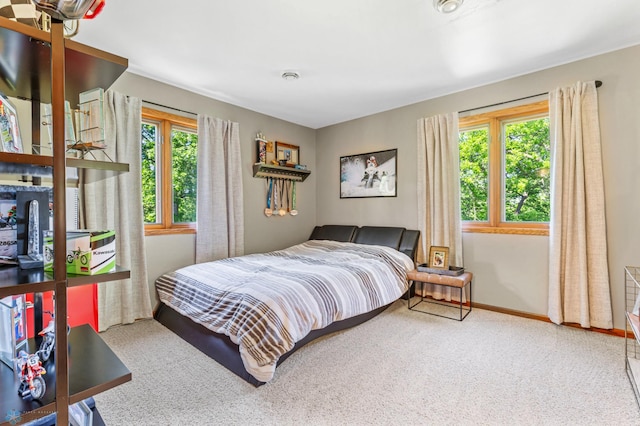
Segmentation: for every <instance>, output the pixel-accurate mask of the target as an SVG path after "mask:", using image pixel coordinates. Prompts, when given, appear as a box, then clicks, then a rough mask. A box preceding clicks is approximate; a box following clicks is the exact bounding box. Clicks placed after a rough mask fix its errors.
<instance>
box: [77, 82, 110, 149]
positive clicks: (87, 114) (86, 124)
mask: <svg viewBox="0 0 640 426" xmlns="http://www.w3.org/2000/svg"><path fill="white" fill-rule="evenodd" d="M79 99H80V104H79V105H78V107H79V108H78V111H77V114H76V119H77V127H78V141H77V142H76V143H73V144H71V145H67V149H68V150H75V151H78V152H79V153H80V158H85V156H86V154H90V155H91V156H92V157H93V158H94V159H97V158H95V155H93V152H92V151H94V150H102V152H103V154H104V155H105V156H106V157H107V158H108V159H109V160H111V158H110V157H109V155H108V154H107V152H106V151H104V149H106V148H107V145H106V143H105V131H104V120H105V116H104V90H103V89H101V88H97V89H93V90H89V91H86V92H82V93H80V97H79ZM111 161H113V160H111Z"/></svg>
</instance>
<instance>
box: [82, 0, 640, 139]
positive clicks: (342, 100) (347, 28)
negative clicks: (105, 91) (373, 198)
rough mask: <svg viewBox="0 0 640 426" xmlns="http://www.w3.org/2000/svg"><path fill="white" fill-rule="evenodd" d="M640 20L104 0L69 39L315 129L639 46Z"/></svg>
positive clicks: (549, 3)
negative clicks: (291, 76)
mask: <svg viewBox="0 0 640 426" xmlns="http://www.w3.org/2000/svg"><path fill="white" fill-rule="evenodd" d="M639 22H640V1H639V0H465V2H464V4H463V5H462V7H461V8H460V9H459V10H458V11H456V12H454V13H452V14H446V15H445V14H441V13H438V12H437V11H436V10H435V9H434V7H433V0H188V1H181V2H177V1H169V0H135V1H131V0H109V1H107V2H106V7H105V8H104V10H103V11H102V13H101V14H100V15H99V16H98V17H96V18H95V19H94V20H83V21H82V22H81V24H80V33H79V34H78V35H77V36H76V37H75V38H74V40H77V41H79V42H82V43H85V44H88V45H91V46H94V47H97V48H99V49H103V50H106V51H109V52H111V53H115V54H117V55H120V56H124V57H126V58H128V59H129V71H130V72H132V73H135V74H139V75H142V76H146V77H150V78H152V79H155V80H159V81H162V82H165V83H168V84H171V85H174V86H177V87H181V88H184V89H187V90H190V91H193V92H196V93H199V94H201V95H204V96H208V97H211V98H214V99H218V100H220V101H224V102H227V103H230V104H233V105H237V106H241V107H244V108H247V109H250V110H253V111H257V112H260V113H264V114H267V115H269V116H273V117H277V118H280V119H283V120H287V121H290V122H293V123H297V124H301V125H303V126H307V127H311V128H314V129H316V128H321V127H324V126H328V125H331V124H335V123H340V122H343V121H347V120H351V119H354V118H358V117H363V116H367V115H370V114H373V113H377V112H381V111H386V110H389V109H393V108H397V107H400V106H404V105H408V104H412V103H415V102H420V101H423V100H427V99H431V98H434V97H438V96H442V95H446V94H449V93H453V92H457V91H460V90H464V89H469V88H472V87H477V86H482V85H485V84H488V83H493V82H496V81H500V80H504V79H507V78H511V77H514V76H518V75H522V74H527V73H529V72H532V71H537V70H540V69H545V68H549V67H552V66H556V65H560V64H564V63H567V62H572V61H575V60H578V59H582V58H586V57H590V56H594V55H598V54H601V53H605V52H609V51H612V50H616V49H620V48H623V47H628V46H631V45H636V44H640V24H639ZM285 71H296V72H298V73H299V74H300V78H299V79H298V80H295V81H286V80H284V79H283V78H281V75H282V73H283V72H285ZM605 84H606V82H605ZM147 100H149V101H153V99H147Z"/></svg>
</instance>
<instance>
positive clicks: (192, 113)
mask: <svg viewBox="0 0 640 426" xmlns="http://www.w3.org/2000/svg"><path fill="white" fill-rule="evenodd" d="M142 102H144V103H145V104H150V105H155V106H159V107H162V108H168V109H172V110H174V111H179V112H183V113H185V114H191V115H196V116H197V115H198V114H196V113H195V112H191V111H185V110H183V109H179V108H174V107H170V106H166V105H162V104H157V103H155V102H151V101H145V100H144V99H143V100H142Z"/></svg>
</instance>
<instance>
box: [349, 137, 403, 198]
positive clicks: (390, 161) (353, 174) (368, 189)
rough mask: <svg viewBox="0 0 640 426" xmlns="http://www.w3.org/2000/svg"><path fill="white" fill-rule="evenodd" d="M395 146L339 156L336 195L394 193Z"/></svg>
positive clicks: (395, 186)
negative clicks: (338, 180)
mask: <svg viewBox="0 0 640 426" xmlns="http://www.w3.org/2000/svg"><path fill="white" fill-rule="evenodd" d="M397 169H398V150H397V149H388V150H385V151H375V152H368V153H365V154H357V155H346V156H343V157H340V198H365V197H396V196H397V194H398V192H397V183H398V182H397Z"/></svg>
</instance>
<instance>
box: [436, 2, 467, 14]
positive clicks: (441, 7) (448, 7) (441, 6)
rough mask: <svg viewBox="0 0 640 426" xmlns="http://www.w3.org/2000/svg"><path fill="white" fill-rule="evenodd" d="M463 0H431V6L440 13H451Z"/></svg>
mask: <svg viewBox="0 0 640 426" xmlns="http://www.w3.org/2000/svg"><path fill="white" fill-rule="evenodd" d="M462 3H464V0H433V7H435V8H436V10H437V11H438V12H441V13H451V12H455V11H456V10H458V8H459V7H460V6H462Z"/></svg>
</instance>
